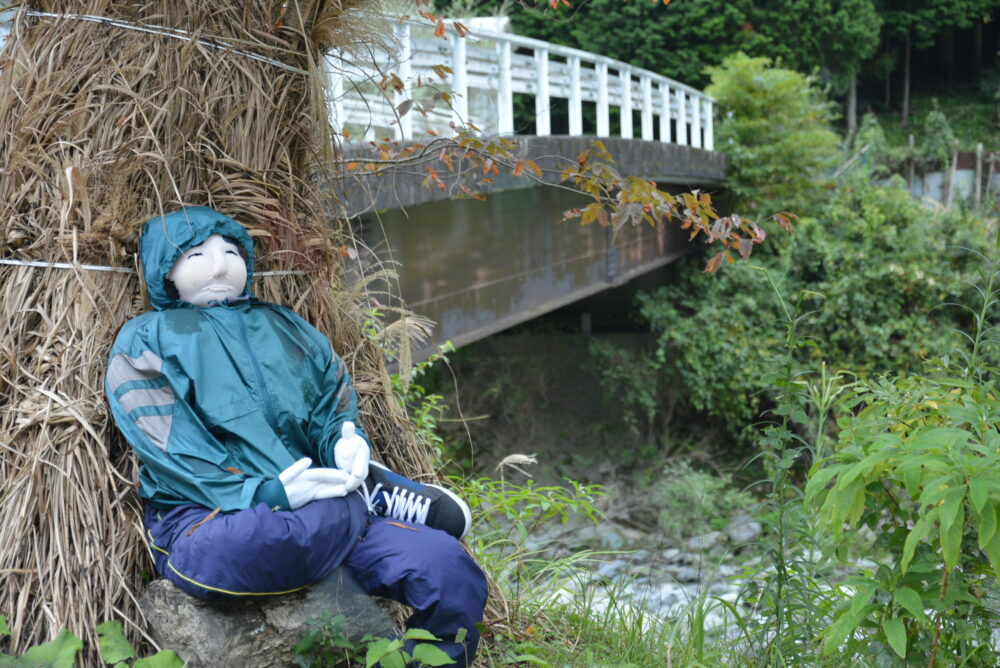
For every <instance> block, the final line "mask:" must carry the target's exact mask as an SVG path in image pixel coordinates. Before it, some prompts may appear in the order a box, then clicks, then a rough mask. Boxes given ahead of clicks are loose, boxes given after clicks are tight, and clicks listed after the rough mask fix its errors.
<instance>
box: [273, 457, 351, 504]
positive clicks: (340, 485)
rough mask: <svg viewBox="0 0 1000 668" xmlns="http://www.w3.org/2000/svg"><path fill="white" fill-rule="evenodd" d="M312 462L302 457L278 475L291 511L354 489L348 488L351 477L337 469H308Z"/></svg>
mask: <svg viewBox="0 0 1000 668" xmlns="http://www.w3.org/2000/svg"><path fill="white" fill-rule="evenodd" d="M311 465H312V460H311V459H309V458H308V457H303V458H302V459H300V460H299V461H297V462H295V463H294V464H292V465H291V466H289V467H288V468H287V469H285V470H284V471H282V472H281V473H279V474H278V480H280V481H281V484H282V485H283V486H284V488H285V496H287V497H288V504H289V505H290V506H291V507H292V510H296V509H298V508H301V507H302V506H304V505H306V504H307V503H309V502H310V501H315V500H316V499H329V498H333V497H337V496H347V493H348V492H350V491H351V490H353V489H354V488H355V487H357V485H354V487H351V488H348V483H350V482H351V476H350V474H348V473H345V472H344V471H340V470H338V469H322V468H316V469H311V468H309V467H310V466H311Z"/></svg>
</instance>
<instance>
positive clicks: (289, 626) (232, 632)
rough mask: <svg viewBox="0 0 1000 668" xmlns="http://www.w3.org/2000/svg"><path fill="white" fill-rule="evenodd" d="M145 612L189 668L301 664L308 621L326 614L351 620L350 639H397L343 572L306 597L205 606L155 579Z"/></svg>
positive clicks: (142, 605) (388, 622)
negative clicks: (298, 649)
mask: <svg viewBox="0 0 1000 668" xmlns="http://www.w3.org/2000/svg"><path fill="white" fill-rule="evenodd" d="M139 607H140V608H141V610H142V613H143V615H145V617H146V620H147V621H148V622H149V626H150V628H151V629H152V632H153V637H154V639H155V640H156V642H157V643H159V644H160V646H161V647H163V648H166V649H172V650H174V651H176V652H177V653H178V654H179V655H180V656H181V658H183V659H184V660H185V661H186V662H187V663H186V664H185V665H186V666H187V668H199V667H211V668H215V667H216V666H240V668H269V667H271V666H274V667H277V666H290V665H293V663H294V657H295V650H294V647H295V645H296V644H297V643H298V641H299V640H300V639H301V638H302V636H303V635H305V633H306V632H307V631H309V630H310V628H311V626H310V623H309V622H308V621H307V620H309V619H318V618H319V617H320V616H321V615H322V614H323V613H330V614H331V615H333V616H336V615H344V617H346V619H347V626H346V633H347V636H348V637H349V638H350V639H351V640H353V641H355V642H357V641H358V640H360V639H361V637H362V636H363V635H364V634H366V633H371V634H372V635H374V636H377V637H390V636H392V635H394V634H396V633H397V631H396V629H395V628H394V625H393V623H392V621H391V620H390V619H389V616H388V615H387V614H386V612H385V611H384V610H383V609H382V608H380V607H379V605H378V604H377V603H376V602H375V599H373V598H371V597H369V596H368V595H367V594H365V593H364V592H363V591H361V589H360V588H359V587H358V586H357V585H356V584H355V583H354V581H353V580H352V579H351V578H350V576H348V575H347V574H346V573H344V572H343V571H342V569H337V570H336V571H334V572H333V573H332V574H331V575H330V576H328V577H327V578H326V579H324V580H323V581H322V582H319V583H318V584H316V585H314V586H312V587H310V588H309V589H307V590H305V591H301V592H295V593H291V594H284V595H282V596H273V597H272V596H266V597H264V596H250V597H247V598H246V599H236V600H225V601H211V602H210V601H203V600H201V599H197V598H194V597H193V596H190V595H188V594H186V593H185V592H183V591H181V590H180V589H179V588H177V587H176V586H174V585H173V584H172V583H170V582H168V581H167V580H155V581H153V582H152V583H150V585H149V586H148V587H146V590H145V591H144V592H143V594H142V596H141V597H140V599H139Z"/></svg>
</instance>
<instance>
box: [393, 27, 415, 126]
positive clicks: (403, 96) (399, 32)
mask: <svg viewBox="0 0 1000 668" xmlns="http://www.w3.org/2000/svg"><path fill="white" fill-rule="evenodd" d="M395 31H396V36H397V37H398V38H399V41H400V49H399V78H400V79H401V80H402V82H403V92H402V93H398V92H394V93H393V94H392V106H393V107H394V108H397V109H398V108H399V105H400V104H402V103H403V102H404V101H405V100H409V99H410V95H411V93H412V91H413V84H412V82H411V81H410V79H411V78H412V76H413V40H412V35H411V33H410V25H409V24H408V23H403V24H397V25H396V27H395ZM412 138H413V116H412V115H411V114H410V113H407V114H406V115H404V116H399V117H397V118H396V139H397V140H399V141H406V140H408V139H412Z"/></svg>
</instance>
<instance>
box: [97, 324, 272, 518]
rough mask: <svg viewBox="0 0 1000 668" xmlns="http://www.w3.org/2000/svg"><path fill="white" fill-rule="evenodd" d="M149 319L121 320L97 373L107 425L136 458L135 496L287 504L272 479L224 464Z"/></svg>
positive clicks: (217, 504) (222, 451)
mask: <svg viewBox="0 0 1000 668" xmlns="http://www.w3.org/2000/svg"><path fill="white" fill-rule="evenodd" d="M149 315H151V316H155V314H149ZM154 322H155V321H154V319H153V318H147V317H145V316H140V317H139V318H135V319H133V320H131V321H129V322H128V323H126V324H125V326H124V327H123V328H122V331H121V332H120V333H119V335H118V338H117V340H116V341H115V344H114V346H113V348H112V351H111V357H110V360H109V363H108V369H107V374H106V377H105V391H106V393H107V398H108V404H109V405H110V407H111V414H112V416H113V417H114V420H115V424H116V425H117V426H118V429H119V430H120V431H121V432H122V435H123V436H124V437H125V439H126V440H127V441H128V442H129V444H130V445H131V446H132V448H133V449H134V450H135V453H136V455H138V457H139V459H140V460H141V462H142V468H143V469H144V470H143V471H142V472H141V475H140V478H141V487H140V496H142V497H143V498H146V499H149V500H151V501H153V502H161V503H164V504H167V505H176V504H178V503H184V502H188V503H195V504H198V505H201V506H204V507H206V508H221V509H222V510H223V511H234V510H242V509H244V508H249V507H252V506H254V505H256V504H257V503H260V502H263V503H266V504H267V505H268V506H270V507H275V506H280V507H283V508H288V507H289V504H288V498H287V497H286V495H285V491H284V487H283V486H282V484H281V481H280V480H278V478H277V477H270V478H268V477H262V476H254V475H248V474H246V473H244V472H242V471H239V470H238V469H235V468H233V467H230V466H227V461H226V459H227V451H226V448H225V446H224V445H223V444H221V443H219V441H218V439H217V438H216V437H215V436H214V435H213V434H212V433H211V431H210V430H209V428H208V426H207V425H205V424H204V423H203V422H202V421H201V420H200V418H199V417H198V414H197V413H196V412H195V410H194V409H193V407H192V406H190V405H188V403H187V402H186V401H185V400H184V399H183V397H185V396H186V395H187V394H188V393H187V392H186V389H187V386H188V379H186V378H185V377H184V374H183V373H182V372H180V371H179V370H177V369H175V368H173V367H172V365H170V364H165V363H164V360H163V358H162V356H161V353H160V350H159V349H158V346H157V345H156V342H155V340H156V337H155V335H154V334H153V332H155V327H154V326H153V324H154Z"/></svg>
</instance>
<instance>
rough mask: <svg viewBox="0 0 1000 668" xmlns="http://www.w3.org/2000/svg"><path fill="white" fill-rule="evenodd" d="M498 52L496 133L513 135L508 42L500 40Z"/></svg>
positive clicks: (511, 86) (512, 91)
mask: <svg viewBox="0 0 1000 668" xmlns="http://www.w3.org/2000/svg"><path fill="white" fill-rule="evenodd" d="M497 48H498V49H499V50H500V81H499V85H498V86H497V133H498V134H502V135H508V134H514V89H513V82H512V81H511V71H510V60H511V47H510V42H508V41H506V40H502V41H500V42H498V43H497Z"/></svg>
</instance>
